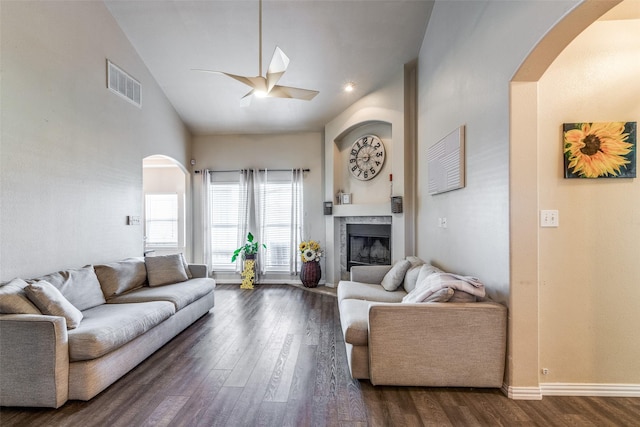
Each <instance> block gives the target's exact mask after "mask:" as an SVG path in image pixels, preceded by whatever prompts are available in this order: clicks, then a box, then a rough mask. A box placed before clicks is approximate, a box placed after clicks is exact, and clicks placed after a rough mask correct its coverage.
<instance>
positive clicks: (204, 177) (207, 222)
mask: <svg viewBox="0 0 640 427" xmlns="http://www.w3.org/2000/svg"><path fill="white" fill-rule="evenodd" d="M210 175H211V174H210V171H209V169H205V170H203V171H202V174H201V191H202V194H201V200H202V206H200V218H201V223H202V230H204V233H202V235H203V236H202V258H203V259H202V261H203V262H204V264H206V266H207V271H208V272H209V273H211V272H212V269H213V268H212V265H211V209H210V208H209V204H210V202H211V200H210V195H211V192H210V186H211V179H210Z"/></svg>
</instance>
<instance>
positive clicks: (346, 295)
mask: <svg viewBox="0 0 640 427" xmlns="http://www.w3.org/2000/svg"><path fill="white" fill-rule="evenodd" d="M337 294H338V301H342V300H345V299H360V300H368V301H379V302H400V301H402V298H403V297H404V296H405V295H406V294H407V293H406V292H405V291H404V290H403V289H398V290H396V291H393V292H389V291H387V290H385V289H384V288H383V287H382V286H381V285H376V284H373V283H360V282H351V281H349V280H341V281H340V283H339V284H338V292H337Z"/></svg>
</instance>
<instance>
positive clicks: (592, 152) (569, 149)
mask: <svg viewBox="0 0 640 427" xmlns="http://www.w3.org/2000/svg"><path fill="white" fill-rule="evenodd" d="M562 134H563V151H564V177H565V178H635V177H636V147H637V144H636V141H637V123H636V122H600V123H564V124H563V125H562Z"/></svg>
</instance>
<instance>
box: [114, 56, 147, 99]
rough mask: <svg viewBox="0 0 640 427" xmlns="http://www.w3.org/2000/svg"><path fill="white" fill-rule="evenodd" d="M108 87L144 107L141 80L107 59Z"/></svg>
mask: <svg viewBox="0 0 640 427" xmlns="http://www.w3.org/2000/svg"><path fill="white" fill-rule="evenodd" d="M107 87H108V88H109V89H110V90H111V91H112V92H114V93H116V94H118V95H120V96H122V97H123V98H125V99H126V100H128V101H129V102H131V103H133V104H135V105H137V106H138V107H141V108H142V86H141V85H140V82H139V81H137V80H136V79H134V78H133V77H131V76H130V75H129V74H127V73H126V72H124V71H123V70H122V69H121V68H119V67H118V66H117V65H115V64H114V63H113V62H111V61H109V60H108V59H107Z"/></svg>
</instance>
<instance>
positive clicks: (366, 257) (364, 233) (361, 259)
mask: <svg viewBox="0 0 640 427" xmlns="http://www.w3.org/2000/svg"><path fill="white" fill-rule="evenodd" d="M389 264H391V224H347V271H351V267H352V266H354V265H389Z"/></svg>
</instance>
